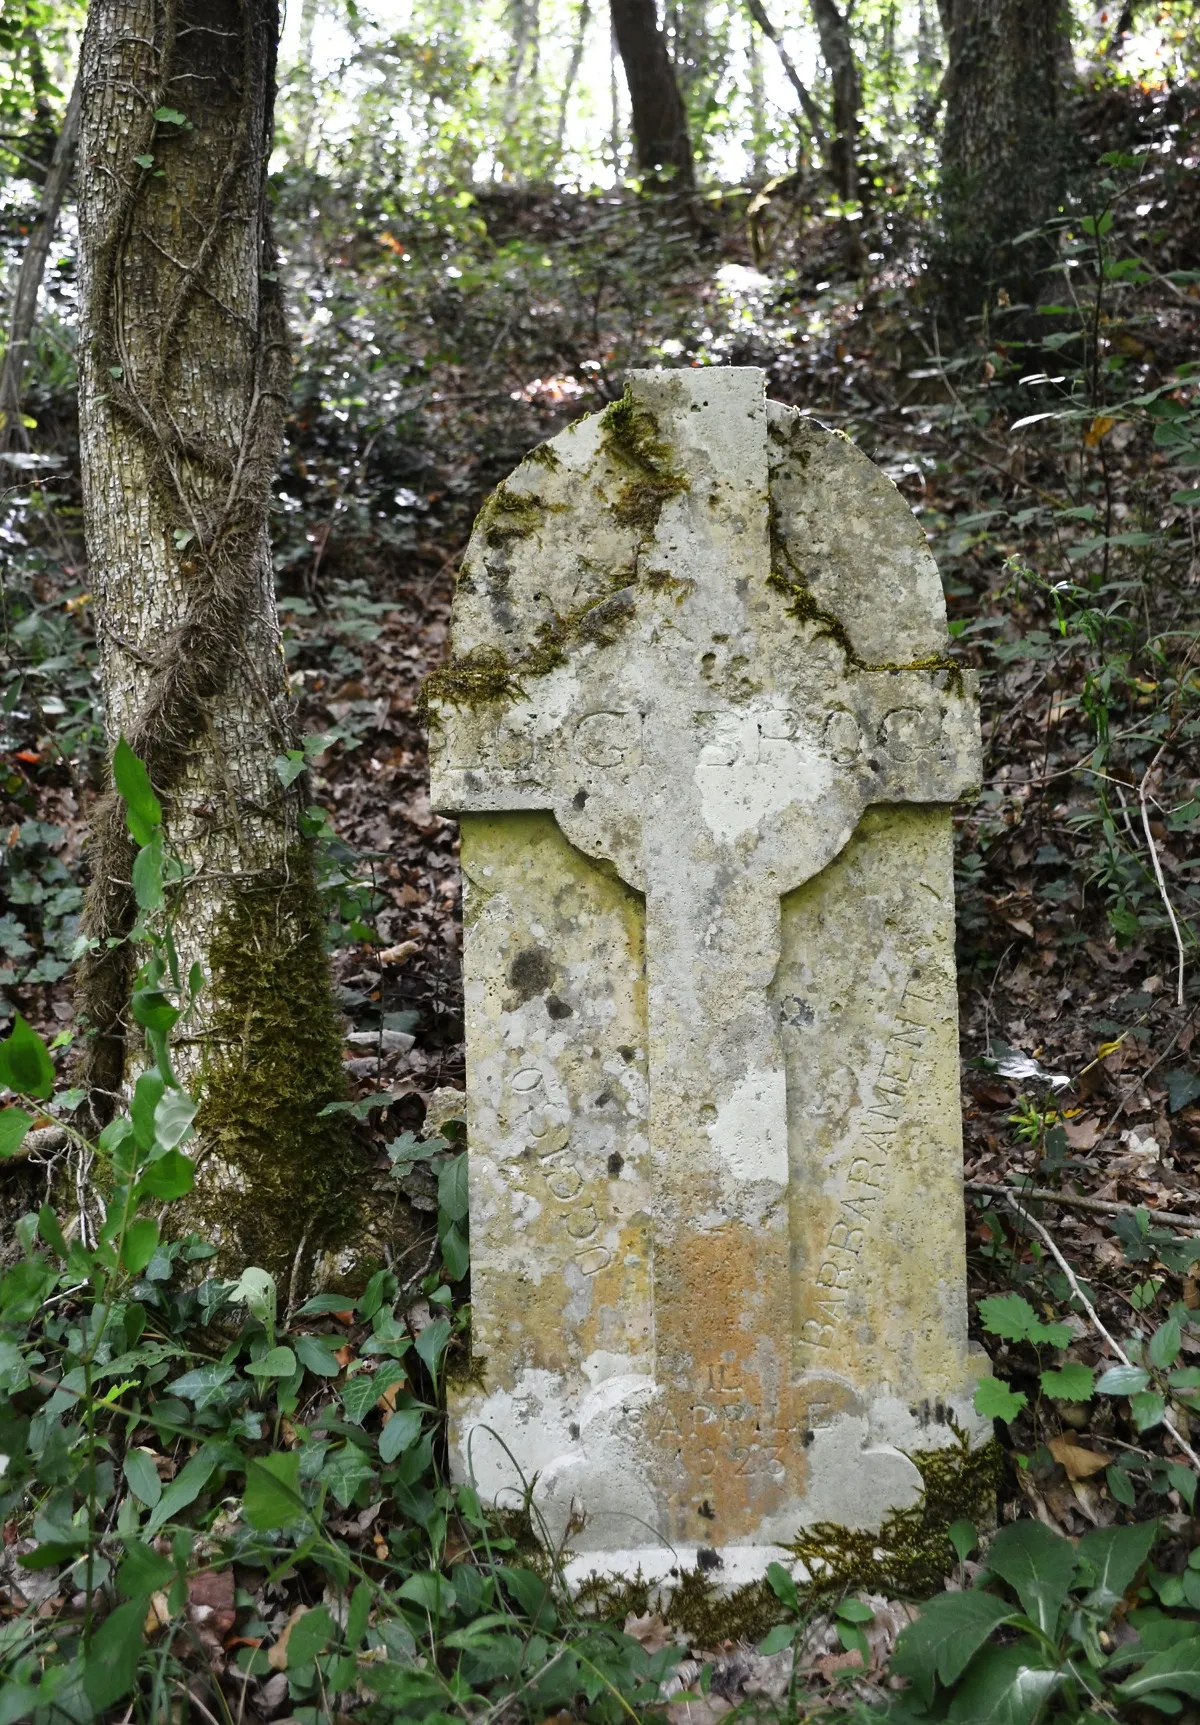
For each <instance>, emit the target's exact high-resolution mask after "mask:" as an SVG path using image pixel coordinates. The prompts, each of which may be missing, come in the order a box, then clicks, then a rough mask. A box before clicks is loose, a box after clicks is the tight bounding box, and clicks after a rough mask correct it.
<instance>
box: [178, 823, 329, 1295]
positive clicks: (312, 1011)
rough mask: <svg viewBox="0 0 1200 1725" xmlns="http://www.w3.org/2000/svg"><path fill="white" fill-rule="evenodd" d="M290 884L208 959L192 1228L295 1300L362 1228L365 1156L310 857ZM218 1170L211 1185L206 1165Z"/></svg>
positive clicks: (215, 943) (242, 909) (240, 909)
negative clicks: (330, 1253) (323, 1255)
mask: <svg viewBox="0 0 1200 1725" xmlns="http://www.w3.org/2000/svg"><path fill="white" fill-rule="evenodd" d="M290 864H291V866H290V872H289V875H288V878H287V879H286V880H278V879H276V880H274V881H270V880H259V881H256V882H255V884H254V885H253V886H250V887H243V888H241V889H240V890H239V891H238V892H237V893H236V895H235V896H234V897H233V899H232V901H231V902H230V904H229V905H228V907H227V908H226V909H225V910H224V912H223V913H222V916H221V919H220V922H219V924H218V926H217V930H216V933H215V935H214V936H213V939H212V943H211V945H210V948H209V973H210V979H211V980H210V983H209V991H210V992H209V997H208V998H209V1000H210V1002H211V1005H210V1009H209V1025H210V1031H209V1035H208V1038H207V1041H208V1046H209V1048H210V1049H211V1050H212V1053H211V1054H210V1056H209V1059H208V1061H207V1064H206V1067H205V1071H204V1075H203V1081H202V1099H201V1103H200V1108H199V1112H198V1113H197V1116H196V1130H197V1136H198V1139H199V1143H200V1146H201V1169H200V1178H199V1180H198V1182H197V1187H196V1195H195V1197H194V1199H193V1201H192V1202H191V1203H190V1204H189V1205H188V1206H187V1215H186V1221H187V1225H188V1226H189V1227H194V1228H197V1229H198V1230H199V1231H201V1232H205V1233H207V1234H208V1235H209V1236H210V1237H211V1238H212V1239H214V1240H215V1241H216V1242H217V1243H218V1245H219V1246H220V1249H221V1257H220V1260H219V1262H220V1264H221V1265H222V1267H224V1268H233V1269H240V1268H242V1267H244V1266H245V1265H246V1264H259V1265H261V1266H262V1267H263V1268H264V1269H267V1270H270V1271H271V1273H272V1274H273V1275H274V1276H275V1277H276V1278H277V1279H278V1280H279V1283H280V1286H281V1288H282V1287H286V1286H287V1284H288V1280H289V1278H290V1277H291V1275H292V1268H293V1265H294V1264H295V1262H296V1258H297V1254H299V1255H300V1256H301V1258H302V1259H303V1260H304V1262H305V1263H308V1262H311V1260H312V1258H313V1257H315V1256H316V1254H317V1253H318V1252H320V1251H322V1250H326V1249H328V1248H330V1247H332V1246H336V1245H339V1244H341V1243H342V1242H344V1241H345V1240H347V1239H349V1238H350V1237H351V1236H352V1235H353V1234H354V1231H355V1227H356V1224H357V1222H358V1219H359V1218H358V1198H357V1193H358V1191H359V1190H360V1189H361V1183H360V1179H359V1175H360V1172H361V1170H360V1168H359V1156H358V1152H357V1150H356V1146H355V1141H354V1138H353V1135H352V1132H351V1128H350V1126H349V1124H348V1121H347V1117H346V1115H345V1114H341V1113H338V1114H332V1115H325V1116H324V1117H323V1116H322V1114H321V1110H322V1109H323V1108H324V1107H325V1106H326V1104H327V1103H329V1102H335V1101H340V1100H341V1098H342V1097H343V1095H344V1089H345V1079H344V1073H343V1069H342V1026H341V1022H340V1020H339V1018H338V1015H337V1012H336V1011H335V1009H334V1005H333V998H332V992H331V988H330V979H329V960H328V956H327V954H326V951H325V945H324V939H323V920H324V919H323V916H322V911H321V905H320V901H319V899H318V897H317V892H316V887H315V885H314V884H313V878H312V870H311V864H310V862H309V859H308V855H307V853H306V852H305V851H303V850H299V849H298V850H296V851H294V852H293V853H292V856H291V859H290ZM209 1158H212V1159H213V1161H214V1162H215V1163H217V1164H218V1165H219V1170H220V1171H219V1173H218V1171H217V1169H216V1168H214V1169H213V1170H212V1171H210V1172H209V1174H208V1176H207V1178H206V1176H205V1171H204V1166H203V1164H204V1162H205V1161H207V1160H208V1159H209Z"/></svg>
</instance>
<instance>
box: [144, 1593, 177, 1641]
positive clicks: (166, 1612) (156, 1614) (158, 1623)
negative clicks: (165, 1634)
mask: <svg viewBox="0 0 1200 1725" xmlns="http://www.w3.org/2000/svg"><path fill="white" fill-rule="evenodd" d="M170 1621H171V1607H170V1606H169V1605H168V1604H167V1596H166V1594H165V1593H152V1594H151V1595H150V1609H149V1610H148V1611H147V1613H146V1621H145V1623H144V1624H143V1626H142V1630H143V1633H144V1634H145V1635H157V1634H158V1632H159V1630H160V1629H162V1628H164V1627H165V1625H166V1624H168V1623H170Z"/></svg>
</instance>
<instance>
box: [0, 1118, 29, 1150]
mask: <svg viewBox="0 0 1200 1725" xmlns="http://www.w3.org/2000/svg"><path fill="white" fill-rule="evenodd" d="M32 1125H33V1115H32V1114H26V1112H25V1110H24V1109H23V1108H0V1162H3V1161H4V1160H5V1158H6V1157H9V1156H15V1155H16V1153H17V1151H18V1150H19V1149H20V1148H21V1145H22V1143H23V1142H24V1139H25V1134H26V1133H27V1132H28V1130H29V1128H30V1127H31V1126H32Z"/></svg>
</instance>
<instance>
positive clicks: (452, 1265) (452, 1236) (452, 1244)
mask: <svg viewBox="0 0 1200 1725" xmlns="http://www.w3.org/2000/svg"><path fill="white" fill-rule="evenodd" d="M442 1263H443V1264H444V1265H445V1267H446V1275H447V1276H448V1277H449V1279H450V1280H451V1281H452V1282H461V1281H462V1279H463V1277H464V1276H465V1275H466V1273H467V1270H468V1269H469V1268H470V1264H471V1252H470V1248H469V1247H468V1245H467V1241H466V1236H465V1235H464V1234H463V1231H462V1229H461V1228H460V1227H459V1225H458V1223H457V1222H451V1224H450V1226H449V1227H448V1228H447V1229H446V1232H445V1233H444V1234H443V1235H442Z"/></svg>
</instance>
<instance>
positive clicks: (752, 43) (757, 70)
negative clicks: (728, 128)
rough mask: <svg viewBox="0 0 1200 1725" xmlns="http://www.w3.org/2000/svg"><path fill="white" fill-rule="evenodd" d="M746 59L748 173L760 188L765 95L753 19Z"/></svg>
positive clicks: (764, 156) (764, 168)
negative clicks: (748, 72) (749, 163)
mask: <svg viewBox="0 0 1200 1725" xmlns="http://www.w3.org/2000/svg"><path fill="white" fill-rule="evenodd" d="M746 58H747V59H748V61H749V62H750V160H751V168H750V173H751V177H752V179H753V181H754V184H755V185H756V186H761V184H762V182H763V181H764V180H765V179H766V177H767V151H766V141H767V93H766V88H765V86H764V84H763V67H762V54H761V53H760V52H759V47H758V28H757V26H756V25H755V23H754V20H753V19H751V20H750V22H749V27H748V31H747V42H746Z"/></svg>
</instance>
